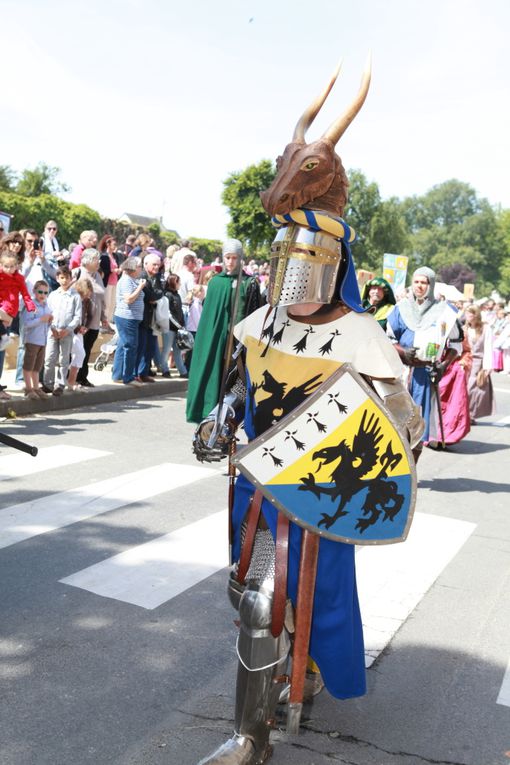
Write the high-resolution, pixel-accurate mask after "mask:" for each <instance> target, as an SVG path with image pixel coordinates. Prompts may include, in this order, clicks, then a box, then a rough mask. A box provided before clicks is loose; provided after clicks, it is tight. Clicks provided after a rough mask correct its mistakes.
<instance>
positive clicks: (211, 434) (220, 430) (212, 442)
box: [193, 346, 246, 462]
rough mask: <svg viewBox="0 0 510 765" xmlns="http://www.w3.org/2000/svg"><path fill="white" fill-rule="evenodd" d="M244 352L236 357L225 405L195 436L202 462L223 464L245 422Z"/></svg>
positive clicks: (198, 457)
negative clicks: (238, 429)
mask: <svg viewBox="0 0 510 765" xmlns="http://www.w3.org/2000/svg"><path fill="white" fill-rule="evenodd" d="M241 351H242V346H239V348H238V350H237V351H236V353H235V354H234V357H235V358H236V364H235V366H234V367H233V368H232V369H231V371H230V373H229V375H228V377H227V381H226V386H225V387H226V392H225V395H224V397H223V401H222V402H221V403H218V404H217V405H216V406H215V407H214V409H213V410H212V412H211V413H210V414H208V415H207V417H206V418H205V419H203V420H202V422H201V423H200V424H199V425H198V427H197V429H196V430H195V433H194V435H193V452H194V454H195V456H196V458H197V460H198V461H199V462H219V461H220V460H222V459H223V458H224V457H226V456H227V455H228V452H229V446H230V444H231V442H232V440H233V439H234V438H235V432H236V430H237V426H238V425H239V423H240V422H242V420H243V418H244V405H245V402H246V385H245V383H244V379H245V377H244V364H243V362H242V358H241V356H242V354H241Z"/></svg>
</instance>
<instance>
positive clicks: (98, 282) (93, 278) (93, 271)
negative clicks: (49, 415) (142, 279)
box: [73, 247, 109, 388]
mask: <svg viewBox="0 0 510 765" xmlns="http://www.w3.org/2000/svg"><path fill="white" fill-rule="evenodd" d="M99 258H100V256H99V252H98V251H97V250H95V249H94V248H93V247H89V248H87V249H86V250H84V251H83V255H82V257H81V265H80V267H79V268H76V269H75V270H74V271H73V276H74V277H75V278H77V279H88V281H89V282H90V283H91V285H92V307H93V310H92V318H91V320H90V323H89V325H88V327H87V332H86V333H85V335H84V336H83V348H84V350H85V358H84V359H83V364H82V366H81V369H80V371H79V372H78V374H77V375H76V382H77V383H79V385H82V386H83V387H84V388H93V387H94V385H93V383H91V382H90V380H89V379H88V374H89V358H90V353H91V351H92V347H93V345H94V343H95V342H96V339H97V336H98V334H99V327H100V326H103V327H104V328H105V329H107V328H108V327H109V325H108V322H107V320H106V313H105V305H104V297H105V288H104V285H103V280H102V279H101V277H100V276H99V273H98V271H99Z"/></svg>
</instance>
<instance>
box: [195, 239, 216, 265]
mask: <svg viewBox="0 0 510 765" xmlns="http://www.w3.org/2000/svg"><path fill="white" fill-rule="evenodd" d="M190 241H191V245H190V247H191V249H192V250H193V252H194V253H196V255H197V256H198V257H199V258H202V260H203V261H204V263H205V265H207V264H209V263H211V262H212V261H213V260H214V259H215V258H216V256H217V255H221V242H220V241H219V239H196V238H195V237H193V238H192V239H191V240H190Z"/></svg>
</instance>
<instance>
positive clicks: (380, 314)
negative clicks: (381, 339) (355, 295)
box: [361, 276, 396, 330]
mask: <svg viewBox="0 0 510 765" xmlns="http://www.w3.org/2000/svg"><path fill="white" fill-rule="evenodd" d="M361 297H362V300H363V308H368V309H369V313H371V314H372V315H373V317H374V319H375V320H376V321H378V322H379V324H380V325H381V327H382V328H383V329H384V330H386V323H387V321H388V316H389V314H390V313H391V312H392V310H393V306H394V305H395V303H396V300H395V295H394V294H393V290H392V289H391V286H390V284H389V282H387V281H386V279H383V278H382V276H376V277H375V278H374V279H370V281H369V282H367V283H366V284H365V286H364V287H363V292H362V294H361Z"/></svg>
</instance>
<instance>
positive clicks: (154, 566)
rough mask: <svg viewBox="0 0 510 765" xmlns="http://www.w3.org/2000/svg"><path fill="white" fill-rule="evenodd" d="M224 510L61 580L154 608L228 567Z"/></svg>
mask: <svg viewBox="0 0 510 765" xmlns="http://www.w3.org/2000/svg"><path fill="white" fill-rule="evenodd" d="M227 539H228V535H227V511H226V510H223V511H222V512H220V513H215V514H214V515H210V516H208V517H207V518H204V519H203V520H201V521H196V522H195V523H191V524H189V525H188V526H184V527H182V528H180V529H178V530H177V531H172V532H171V533H170V534H165V536H163V537H158V539H154V540H153V541H152V542H147V543H146V544H143V545H138V546H137V547H133V548H131V549H130V550H126V551H125V552H123V553H120V554H119V555H115V556H113V557H112V558H108V559H107V560H104V561H101V562H100V563H96V564H95V565H94V566H89V567H88V568H85V569H83V570H82V571H78V572H77V573H76V574H72V575H71V576H68V577H65V579H61V580H60V581H61V582H63V583H64V584H70V585H72V586H73V587H80V588H81V589H83V590H89V591H90V592H93V593H95V594H96V595H101V596H102V597H105V598H114V599H115V600H122V601H124V602H126V603H133V604H134V605H135V606H141V607H142V608H147V609H153V608H157V607H158V606H160V605H161V604H162V603H166V602H167V601H168V600H170V599H171V598H175V597H176V596H177V595H180V594H181V593H182V592H184V591H185V590H188V589H189V588H190V587H193V585H195V584H198V582H201V581H202V580H203V579H206V578H207V577H208V576H211V575H212V574H214V573H215V572H216V571H219V570H220V569H222V568H225V566H228V549H227Z"/></svg>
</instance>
